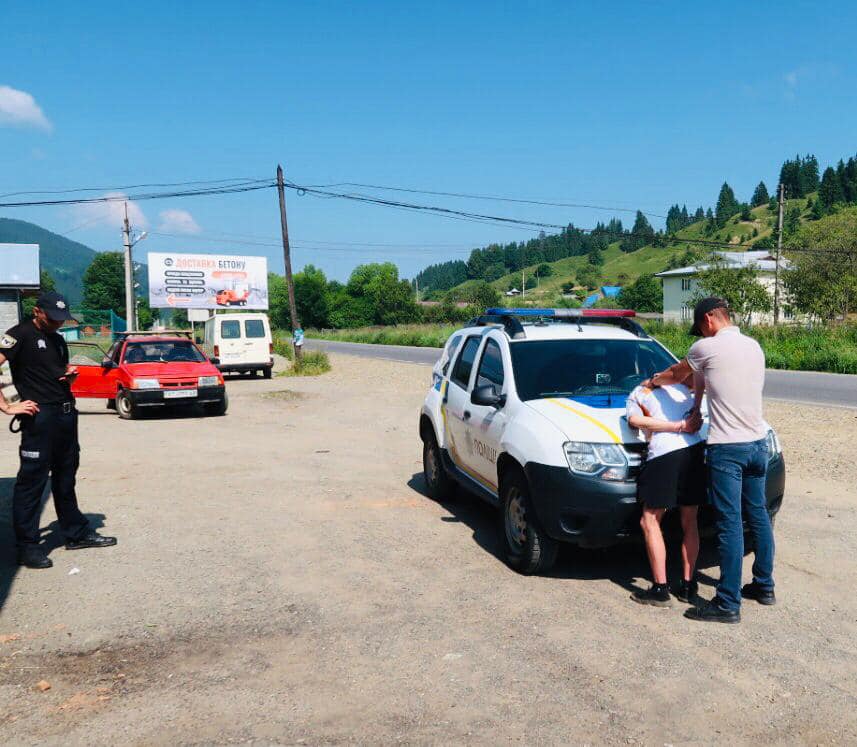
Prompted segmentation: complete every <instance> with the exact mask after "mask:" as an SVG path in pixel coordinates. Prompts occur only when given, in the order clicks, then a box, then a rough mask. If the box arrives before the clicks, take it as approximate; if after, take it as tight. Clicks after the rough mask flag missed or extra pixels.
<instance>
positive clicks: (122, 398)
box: [116, 389, 137, 420]
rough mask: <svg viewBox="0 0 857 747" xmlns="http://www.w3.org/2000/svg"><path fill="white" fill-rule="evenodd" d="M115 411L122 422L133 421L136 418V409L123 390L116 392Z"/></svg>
mask: <svg viewBox="0 0 857 747" xmlns="http://www.w3.org/2000/svg"><path fill="white" fill-rule="evenodd" d="M116 411H117V412H118V413H119V417H120V418H122V419H123V420H134V418H136V417H137V408H136V407H134V403H133V402H132V401H131V397H130V395H129V394H128V392H126V391H125V390H124V389H120V390H119V391H118V392H116Z"/></svg>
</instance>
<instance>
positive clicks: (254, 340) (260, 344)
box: [244, 318, 271, 363]
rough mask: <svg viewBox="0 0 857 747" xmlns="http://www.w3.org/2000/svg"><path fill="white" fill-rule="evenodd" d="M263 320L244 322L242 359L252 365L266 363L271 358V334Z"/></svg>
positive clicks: (247, 320)
mask: <svg viewBox="0 0 857 747" xmlns="http://www.w3.org/2000/svg"><path fill="white" fill-rule="evenodd" d="M267 327H268V325H267V324H266V320H265V319H261V318H259V319H245V320H244V358H245V360H247V361H251V362H252V363H267V362H268V361H269V359H270V356H271V349H270V342H271V333H270V332H269V331H268V329H267Z"/></svg>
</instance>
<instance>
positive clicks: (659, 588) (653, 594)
mask: <svg viewBox="0 0 857 747" xmlns="http://www.w3.org/2000/svg"><path fill="white" fill-rule="evenodd" d="M631 599H633V600H634V601H635V602H637V603H639V604H651V605H652V606H654V607H672V606H673V603H672V599H671V598H670V590H669V589H668V588H667V585H666V584H652V585H651V586H650V587H649V588H648V589H638V590H637V591H635V592H634V593H633V594H631Z"/></svg>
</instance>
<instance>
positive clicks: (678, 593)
mask: <svg viewBox="0 0 857 747" xmlns="http://www.w3.org/2000/svg"><path fill="white" fill-rule="evenodd" d="M673 594H675V597H676V599H678V600H679V601H680V602H684V603H685V604H693V603H694V602H695V601H696V598H697V597H698V596H699V583H697V581H696V579H694V580H693V581H685V580H682V581H681V582H680V583H679V585H678V586H677V587H676V589H675V591H674V592H673Z"/></svg>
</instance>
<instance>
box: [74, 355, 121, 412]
mask: <svg viewBox="0 0 857 747" xmlns="http://www.w3.org/2000/svg"><path fill="white" fill-rule="evenodd" d="M122 343H123V341H122V340H120V341H119V342H115V343H113V345H112V346H111V347H110V349H109V350H108V351H107V353H106V354H105V353H103V352H102V350H101V348H100V347H98V346H97V345H94V344H93V343H91V342H70V343H69V346H68V348H69V350H68V353H69V362H70V363H71V365H73V366H77V378H75V380H74V382H73V384H72V387H71V391H72V394H74V396H75V397H84V398H85V397H93V398H104V399H112V398H113V397H115V396H116V381H117V378H118V371H119V369H118V367H117V366H118V363H119V354H120V353H121V352H122ZM105 359H109V360H110V361H112V363H113V364H114V365H113V367H106V366H103V365H102V361H104V360H105Z"/></svg>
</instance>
